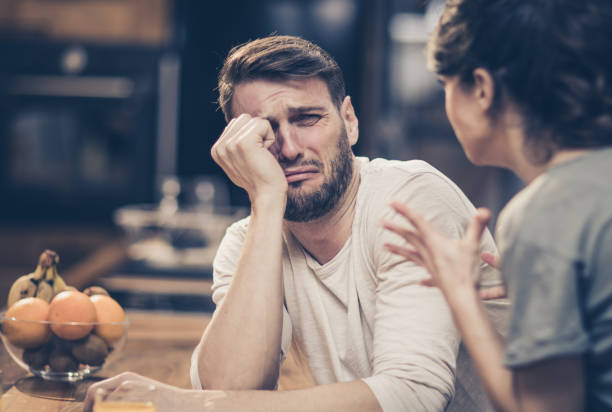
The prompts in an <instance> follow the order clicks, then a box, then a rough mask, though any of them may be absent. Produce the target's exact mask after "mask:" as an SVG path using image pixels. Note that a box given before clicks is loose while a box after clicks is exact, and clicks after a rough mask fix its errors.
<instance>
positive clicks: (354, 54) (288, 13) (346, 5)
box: [176, 0, 364, 204]
mask: <svg viewBox="0 0 612 412" xmlns="http://www.w3.org/2000/svg"><path fill="white" fill-rule="evenodd" d="M362 11H363V8H362V6H361V0H301V1H300V0H297V1H296V0H294V1H273V0H262V1H238V0H226V1H221V2H207V1H190V0H180V1H178V3H177V11H176V19H177V37H178V42H179V44H181V46H180V47H181V55H182V73H181V74H182V79H181V82H182V85H181V98H180V104H181V107H180V120H179V122H180V123H179V151H178V173H179V175H180V176H193V175H200V174H216V175H223V172H222V171H221V170H220V168H219V167H218V166H217V165H216V164H215V163H214V162H213V161H212V159H211V157H210V148H211V146H212V144H213V143H214V141H215V140H216V139H217V137H218V136H219V134H220V133H221V131H222V130H223V128H224V126H225V121H224V119H223V114H222V112H221V111H220V110H218V109H217V105H216V103H215V100H216V98H217V93H216V91H215V88H216V83H217V73H218V70H219V68H220V67H221V65H222V63H223V60H224V58H225V56H226V54H227V52H228V51H229V49H230V48H231V47H233V46H235V45H238V44H241V43H243V42H245V41H248V40H250V39H255V38H258V37H262V36H266V35H269V34H272V33H276V34H291V35H299V36H301V37H304V38H306V39H308V40H311V41H313V42H315V43H317V44H319V45H320V46H321V47H323V48H324V49H326V50H327V51H329V52H330V53H331V54H332V55H333V56H334V57H335V58H336V60H337V61H338V64H339V65H340V67H341V68H342V69H343V71H344V74H345V81H346V84H347V93H348V94H350V95H351V96H352V98H353V104H354V105H355V108H356V110H357V113H359V107H360V101H359V96H360V90H359V85H360V80H361V67H362V61H363V56H362V50H363V47H362V45H363V41H364V40H363V33H362V30H361V27H362V23H363V20H362V19H363V13H362ZM356 150H357V151H358V148H356ZM231 197H232V203H235V204H245V203H246V202H247V199H246V196H245V194H244V193H243V192H242V191H241V190H239V189H236V188H233V185H232V191H231Z"/></svg>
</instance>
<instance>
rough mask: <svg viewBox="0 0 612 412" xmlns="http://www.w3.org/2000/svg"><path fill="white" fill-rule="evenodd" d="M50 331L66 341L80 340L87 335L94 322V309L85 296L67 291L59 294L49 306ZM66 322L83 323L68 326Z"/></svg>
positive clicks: (73, 291)
mask: <svg viewBox="0 0 612 412" xmlns="http://www.w3.org/2000/svg"><path fill="white" fill-rule="evenodd" d="M48 319H49V321H50V322H53V323H51V330H52V331H53V333H55V334H56V335H57V336H58V337H60V338H62V339H66V340H75V339H81V338H83V337H85V336H87V335H88V334H89V332H91V330H92V329H93V327H94V325H93V323H94V322H96V319H97V318H96V307H95V306H94V304H93V302H92V301H91V300H90V299H89V296H87V295H86V294H84V293H82V292H79V291H76V290H67V291H64V292H60V293H58V294H57V295H55V297H54V298H53V300H51V303H50V304H49V318H48ZM67 322H84V323H85V324H76V325H74V324H69V323H67Z"/></svg>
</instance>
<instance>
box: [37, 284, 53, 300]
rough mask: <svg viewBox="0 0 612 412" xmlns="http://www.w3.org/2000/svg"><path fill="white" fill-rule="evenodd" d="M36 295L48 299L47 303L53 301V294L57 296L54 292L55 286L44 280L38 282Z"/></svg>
mask: <svg viewBox="0 0 612 412" xmlns="http://www.w3.org/2000/svg"><path fill="white" fill-rule="evenodd" d="M34 296H36V297H37V298H40V299H42V300H44V301H46V302H47V303H48V302H51V299H53V296H55V295H54V294H53V286H51V285H50V284H48V283H47V282H45V281H44V280H42V281H41V282H40V283H39V284H38V288H37V289H36V294H35V295H34Z"/></svg>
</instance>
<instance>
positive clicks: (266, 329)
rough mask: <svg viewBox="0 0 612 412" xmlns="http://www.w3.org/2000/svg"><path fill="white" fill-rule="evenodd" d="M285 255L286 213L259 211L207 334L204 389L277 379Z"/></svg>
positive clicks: (261, 385) (260, 385)
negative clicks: (283, 218) (283, 259)
mask: <svg viewBox="0 0 612 412" xmlns="http://www.w3.org/2000/svg"><path fill="white" fill-rule="evenodd" d="M273 207H274V206H272V208H273ZM281 254H282V214H280V212H279V211H274V210H264V211H262V213H257V212H256V211H255V212H254V213H252V215H251V220H250V223H249V228H248V230H247V238H246V241H245V243H244V247H243V250H242V253H241V257H240V260H239V262H238V266H237V269H236V273H235V274H234V276H233V279H232V283H231V285H230V287H229V289H228V291H227V295H226V296H225V298H224V300H223V303H222V304H221V305H220V306H219V307H218V308H217V310H216V311H215V314H214V315H213V318H212V320H211V322H210V324H209V326H208V327H207V329H206V331H205V333H204V336H203V338H202V343H201V347H200V353H199V358H198V370H199V376H200V381H201V382H202V385H203V386H204V388H206V389H271V388H273V387H274V385H275V384H276V380H277V378H278V368H279V362H280V359H279V357H280V341H281V330H282V302H283V291H282V277H281Z"/></svg>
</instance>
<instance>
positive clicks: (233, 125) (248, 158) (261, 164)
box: [211, 113, 287, 202]
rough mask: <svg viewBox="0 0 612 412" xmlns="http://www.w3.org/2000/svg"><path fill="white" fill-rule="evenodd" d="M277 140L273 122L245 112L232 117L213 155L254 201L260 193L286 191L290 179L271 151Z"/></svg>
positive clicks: (214, 148)
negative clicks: (271, 123) (286, 176)
mask: <svg viewBox="0 0 612 412" xmlns="http://www.w3.org/2000/svg"><path fill="white" fill-rule="evenodd" d="M274 141H275V136H274V131H273V130H272V126H271V125H270V122H268V121H267V120H265V119H262V118H260V117H251V116H250V115H248V114H246V113H243V114H241V115H240V116H239V117H236V118H234V119H232V120H231V121H230V122H229V123H228V125H227V126H226V128H225V130H224V131H223V133H222V134H221V137H219V139H218V140H217V142H216V143H215V144H214V145H213V147H212V149H211V155H212V158H213V159H214V160H215V162H217V164H218V165H219V166H221V168H222V169H223V171H224V172H225V173H226V174H227V176H228V177H229V178H230V179H231V180H232V182H234V184H236V185H237V186H239V187H241V188H243V189H245V190H246V191H247V193H248V194H249V197H250V198H251V202H254V201H255V199H257V198H258V196H265V195H278V194H279V193H280V194H284V193H286V191H287V180H286V178H285V174H284V173H283V170H282V169H281V167H280V165H279V163H278V161H277V160H276V158H275V157H274V155H273V154H272V153H271V152H270V151H269V148H270V146H272V144H273V143H274Z"/></svg>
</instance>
